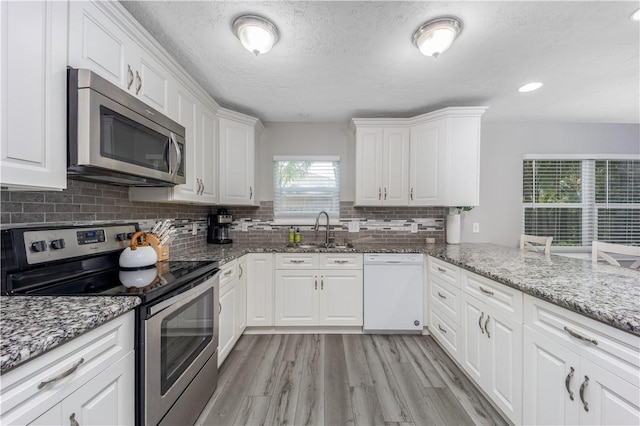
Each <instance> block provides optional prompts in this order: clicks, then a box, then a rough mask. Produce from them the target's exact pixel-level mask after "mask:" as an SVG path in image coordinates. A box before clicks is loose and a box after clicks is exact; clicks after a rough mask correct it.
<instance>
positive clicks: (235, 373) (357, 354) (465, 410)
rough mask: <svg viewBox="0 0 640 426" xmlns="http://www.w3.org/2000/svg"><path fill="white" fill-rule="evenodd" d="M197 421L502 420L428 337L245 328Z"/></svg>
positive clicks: (391, 422)
mask: <svg viewBox="0 0 640 426" xmlns="http://www.w3.org/2000/svg"><path fill="white" fill-rule="evenodd" d="M198 424H202V425H281V424H294V425H349V424H351V425H433V424H437V425H472V424H482V425H489V424H490V425H494V424H498V425H504V424H506V423H505V421H504V420H503V419H502V417H500V415H499V414H498V413H497V412H496V411H495V410H494V409H493V407H491V405H490V404H489V403H488V402H487V400H486V399H485V398H484V397H483V396H482V395H481V394H480V392H479V391H478V390H477V389H476V388H475V386H474V385H472V384H471V383H470V382H469V380H468V379H467V378H466V377H465V376H464V375H463V374H462V373H461V371H460V370H459V368H458V367H457V366H456V365H454V364H453V362H452V361H451V360H450V359H449V358H448V357H447V355H445V354H444V352H443V351H442V349H441V348H440V347H438V345H437V344H436V343H435V342H434V341H433V339H432V338H431V337H429V336H416V335H244V336H242V338H241V339H240V340H239V341H238V343H237V344H236V346H235V348H234V350H233V352H232V353H231V354H230V355H229V357H228V358H227V359H226V360H225V362H224V364H223V365H222V366H221V368H220V375H219V381H218V388H217V390H216V392H215V394H214V395H213V397H212V398H211V400H210V401H209V404H208V405H207V407H206V408H205V411H204V412H203V415H202V416H201V417H200V421H199V422H198Z"/></svg>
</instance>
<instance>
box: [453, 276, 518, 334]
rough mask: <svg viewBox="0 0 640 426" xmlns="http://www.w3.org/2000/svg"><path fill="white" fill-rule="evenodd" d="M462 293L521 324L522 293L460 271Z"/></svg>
mask: <svg viewBox="0 0 640 426" xmlns="http://www.w3.org/2000/svg"><path fill="white" fill-rule="evenodd" d="M460 281H461V285H462V291H464V292H466V293H467V294H470V295H471V296H474V297H475V298H476V299H478V300H481V301H483V302H485V303H486V304H487V305H489V306H493V307H494V308H497V309H498V310H499V311H500V312H502V313H504V314H506V315H508V316H509V318H511V319H512V320H514V321H517V322H520V323H522V303H523V301H522V300H523V299H522V296H523V293H522V292H521V291H520V290H516V289H515V288H511V287H509V286H506V285H504V284H501V283H499V282H496V281H493V280H490V279H488V278H485V277H481V276H480V275H477V274H474V273H473V272H469V271H461V274H460Z"/></svg>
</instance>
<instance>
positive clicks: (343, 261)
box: [333, 260, 349, 265]
mask: <svg viewBox="0 0 640 426" xmlns="http://www.w3.org/2000/svg"><path fill="white" fill-rule="evenodd" d="M333 263H338V264H340V265H344V264H345V263H349V261H348V260H334V261H333Z"/></svg>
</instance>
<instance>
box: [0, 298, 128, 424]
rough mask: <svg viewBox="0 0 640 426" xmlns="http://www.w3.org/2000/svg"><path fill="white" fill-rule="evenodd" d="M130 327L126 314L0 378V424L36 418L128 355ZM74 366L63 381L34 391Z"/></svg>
mask: <svg viewBox="0 0 640 426" xmlns="http://www.w3.org/2000/svg"><path fill="white" fill-rule="evenodd" d="M134 326H135V322H134V312H133V311H130V312H128V313H126V314H124V315H122V316H120V317H118V318H115V319H113V320H111V321H109V322H107V323H105V324H103V325H101V326H100V327H98V328H96V329H94V330H91V331H89V332H87V333H85V334H83V335H81V336H79V337H77V338H75V339H73V340H72V341H70V342H68V343H65V344H63V345H62V346H60V347H58V348H56V349H52V350H51V351H49V352H46V353H44V354H43V355H42V356H39V357H37V358H34V359H33V360H31V361H28V362H27V363H26V364H23V365H19V366H18V367H16V368H14V369H13V370H10V371H8V372H6V373H5V374H3V375H2V376H0V389H1V390H0V395H1V396H0V411H1V412H2V417H1V418H0V423H2V424H11V423H14V422H16V421H18V422H19V420H18V419H24V418H25V416H27V417H31V418H36V417H37V416H39V415H41V414H42V413H44V412H45V411H46V410H47V409H48V408H50V407H53V406H54V405H56V404H58V403H59V402H60V401H62V400H63V399H64V398H65V397H66V396H68V395H70V394H71V393H72V392H73V391H75V390H76V389H78V388H79V387H80V386H82V385H84V384H85V383H87V382H88V381H89V380H91V379H92V378H94V377H95V376H97V375H98V374H99V373H100V372H101V371H103V370H104V369H105V368H107V367H109V366H111V365H112V364H114V363H115V362H116V361H118V360H119V359H120V358H122V357H123V356H124V355H126V354H127V353H129V352H131V351H132V350H133V338H134ZM81 360H82V363H80V364H79V362H80V361H81ZM75 365H78V367H77V368H76V369H75V371H74V372H72V373H70V374H69V375H67V376H66V377H63V378H60V379H59V380H55V381H52V382H50V383H48V384H45V385H43V386H42V387H41V388H40V389H39V388H38V386H39V385H40V384H41V383H43V382H44V381H46V380H49V379H52V378H54V377H56V376H60V375H62V374H63V373H66V372H69V370H70V369H72V368H73V367H74V366H75Z"/></svg>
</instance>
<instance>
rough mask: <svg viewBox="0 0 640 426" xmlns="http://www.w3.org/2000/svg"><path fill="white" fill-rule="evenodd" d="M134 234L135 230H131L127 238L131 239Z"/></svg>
mask: <svg viewBox="0 0 640 426" xmlns="http://www.w3.org/2000/svg"><path fill="white" fill-rule="evenodd" d="M133 234H135V232H129V233H128V234H127V240H130V239H131V237H133Z"/></svg>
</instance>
